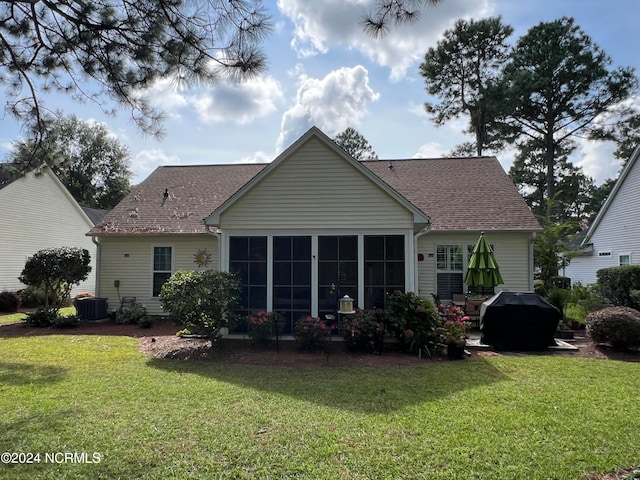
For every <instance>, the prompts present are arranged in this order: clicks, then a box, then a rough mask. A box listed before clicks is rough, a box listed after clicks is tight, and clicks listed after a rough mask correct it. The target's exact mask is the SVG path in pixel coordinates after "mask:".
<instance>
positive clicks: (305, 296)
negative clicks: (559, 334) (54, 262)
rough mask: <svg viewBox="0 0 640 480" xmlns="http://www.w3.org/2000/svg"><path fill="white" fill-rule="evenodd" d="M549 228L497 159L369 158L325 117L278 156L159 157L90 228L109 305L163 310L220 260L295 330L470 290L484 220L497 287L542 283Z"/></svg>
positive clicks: (253, 297) (247, 293)
mask: <svg viewBox="0 0 640 480" xmlns="http://www.w3.org/2000/svg"><path fill="white" fill-rule="evenodd" d="M540 230H541V229H540V226H539V224H538V222H537V221H536V219H535V217H534V216H533V214H532V213H531V211H530V209H529V208H528V206H527V205H526V203H525V202H524V200H523V199H522V197H521V196H520V195H519V194H518V192H517V190H516V187H515V186H514V185H513V183H512V182H511V180H510V179H509V177H508V176H507V174H506V173H505V172H504V170H503V169H502V167H501V165H500V163H499V162H498V160H497V159H496V158H495V157H473V158H445V159H409V160H393V161H388V160H384V161H383V160H378V161H365V162H358V161H356V160H355V159H354V158H353V157H351V156H350V155H348V154H347V153H345V152H344V150H342V149H341V148H340V147H338V146H337V145H336V144H335V143H334V142H333V141H332V140H331V139H330V138H329V137H327V136H326V135H325V134H324V133H322V132H321V131H320V130H318V129H317V128H315V127H314V128H311V129H310V130H309V131H308V132H306V133H305V134H304V135H303V136H302V137H301V138H300V139H298V140H297V141H296V142H295V143H294V144H293V145H291V146H290V147H289V148H288V149H287V150H285V151H284V152H283V153H282V154H280V155H279V156H278V157H277V158H276V159H275V160H274V161H273V162H272V163H270V164H266V165H265V164H263V165H256V164H232V165H194V166H174V167H172V166H163V167H158V168H157V169H156V170H155V171H154V172H153V173H152V174H151V175H150V176H149V177H148V178H147V179H146V180H145V181H143V182H142V183H141V184H140V185H138V186H137V187H136V188H134V189H133V190H132V192H131V193H130V194H129V195H128V196H127V197H126V198H125V199H123V200H122V202H121V203H120V204H119V205H117V206H116V207H115V208H114V209H113V210H112V211H111V212H110V213H109V214H107V216H106V217H105V218H104V219H103V221H102V222H101V223H100V224H98V225H96V227H95V228H93V229H92V230H91V232H90V233H89V234H90V235H92V236H94V237H95V238H96V241H97V242H98V243H99V245H100V247H99V248H100V255H99V258H100V265H99V269H98V271H99V279H98V294H99V296H101V297H108V298H109V305H110V308H114V307H115V306H117V305H118V301H119V299H120V298H121V297H122V296H127V297H136V299H137V301H138V302H141V303H143V304H145V305H146V306H147V308H148V310H149V312H150V313H151V314H162V313H163V312H162V310H161V307H160V302H159V298H158V294H159V291H160V287H161V286H162V284H163V282H164V281H165V280H166V279H167V278H168V277H169V276H170V275H171V274H172V273H174V272H175V271H177V270H180V269H192V270H194V269H203V268H214V269H221V270H223V271H233V272H237V273H238V274H239V275H240V278H241V281H242V285H243V295H242V305H243V308H244V311H245V312H249V311H252V310H256V309H267V310H271V311H277V312H278V313H280V314H282V315H284V316H285V318H286V319H287V321H288V330H289V331H290V330H291V326H292V323H293V322H294V321H295V320H297V319H298V318H299V317H300V316H302V315H313V316H322V315H325V314H327V313H332V312H335V310H336V308H337V299H338V298H339V297H341V296H343V295H345V294H346V295H349V296H351V297H352V298H354V299H355V300H356V304H357V305H358V306H359V307H361V308H369V307H373V306H382V304H383V303H384V301H385V293H387V292H390V291H393V290H402V291H412V292H416V293H418V294H419V295H422V296H425V297H427V296H429V295H430V294H432V293H437V294H438V295H439V296H440V298H443V299H446V298H449V299H450V298H452V295H453V294H455V293H463V292H464V291H465V285H464V284H463V278H464V274H465V270H466V265H467V262H468V257H469V255H470V251H471V249H472V247H473V245H474V244H475V242H476V240H477V239H478V237H479V235H480V232H481V231H484V232H485V234H486V237H487V240H488V241H489V242H490V243H491V244H492V245H493V246H494V249H495V256H496V259H497V261H498V263H499V265H500V267H501V273H502V276H503V278H504V279H505V284H504V285H501V286H500V287H499V289H503V290H514V291H531V290H533V238H534V235H535V232H537V231H540ZM116 285H117V287H116ZM245 312H243V313H245Z"/></svg>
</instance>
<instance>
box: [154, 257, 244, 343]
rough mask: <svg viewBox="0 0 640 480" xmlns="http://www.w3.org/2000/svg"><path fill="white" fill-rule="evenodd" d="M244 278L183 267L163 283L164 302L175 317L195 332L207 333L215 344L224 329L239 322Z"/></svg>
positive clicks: (164, 306)
mask: <svg viewBox="0 0 640 480" xmlns="http://www.w3.org/2000/svg"><path fill="white" fill-rule="evenodd" d="M239 299H240V281H239V280H238V277H237V276H236V275H234V274H232V273H228V272H217V271H214V270H204V271H189V270H180V271H178V272H176V273H175V274H174V275H172V276H171V277H170V278H169V279H168V280H167V281H166V282H165V284H164V285H163V286H162V290H161V291H160V302H161V304H162V307H163V308H164V309H166V310H167V311H168V312H169V313H170V314H171V317H172V319H173V320H174V321H175V322H177V323H179V324H181V325H183V326H184V327H185V328H186V329H187V330H189V331H190V332H191V333H192V334H194V335H204V336H206V337H208V338H210V339H211V340H212V342H211V343H212V345H213V344H214V343H215V340H217V339H218V338H219V337H220V329H222V328H225V327H226V328H231V327H233V324H234V323H235V317H234V311H235V309H236V308H237V307H238V303H239Z"/></svg>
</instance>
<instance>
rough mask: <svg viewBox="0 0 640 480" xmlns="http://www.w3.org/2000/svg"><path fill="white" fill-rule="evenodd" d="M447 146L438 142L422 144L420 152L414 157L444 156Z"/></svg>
mask: <svg viewBox="0 0 640 480" xmlns="http://www.w3.org/2000/svg"><path fill="white" fill-rule="evenodd" d="M445 155H446V154H445V148H444V147H443V146H442V145H441V144H439V143H438V142H429V143H425V144H424V145H420V148H418V152H417V153H416V154H415V155H414V156H413V158H440V157H444V156H445Z"/></svg>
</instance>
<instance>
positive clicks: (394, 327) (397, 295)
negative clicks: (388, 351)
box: [385, 290, 440, 351]
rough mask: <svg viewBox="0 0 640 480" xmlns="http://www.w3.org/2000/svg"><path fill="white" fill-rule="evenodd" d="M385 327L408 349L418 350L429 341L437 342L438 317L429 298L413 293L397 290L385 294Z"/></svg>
mask: <svg viewBox="0 0 640 480" xmlns="http://www.w3.org/2000/svg"><path fill="white" fill-rule="evenodd" d="M385 322H386V328H387V330H388V331H389V332H391V333H392V334H393V335H395V336H396V337H397V338H398V339H400V340H401V341H402V342H403V343H404V345H405V347H406V348H407V349H408V350H409V351H413V350H419V349H420V348H421V347H422V346H424V345H428V344H429V343H433V342H438V340H439V334H438V332H437V329H438V327H439V326H440V317H439V315H438V312H437V311H436V307H435V306H434V305H433V303H432V302H431V301H430V300H426V299H424V298H420V297H418V296H417V295H416V294H415V293H413V292H409V293H402V292H401V291H399V290H396V291H395V292H393V293H391V294H387V303H386V308H385Z"/></svg>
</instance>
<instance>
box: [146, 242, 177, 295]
mask: <svg viewBox="0 0 640 480" xmlns="http://www.w3.org/2000/svg"><path fill="white" fill-rule="evenodd" d="M163 247H165V248H170V249H171V270H170V273H171V275H173V274H174V273H176V247H175V245H174V244H172V243H157V244H153V245H151V262H150V263H151V265H150V268H149V269H150V270H151V282H150V285H149V298H160V297H154V296H153V274H154V273H155V272H156V271H158V272H164V271H165V270H155V269H154V268H153V261H154V255H155V250H156V248H163Z"/></svg>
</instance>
